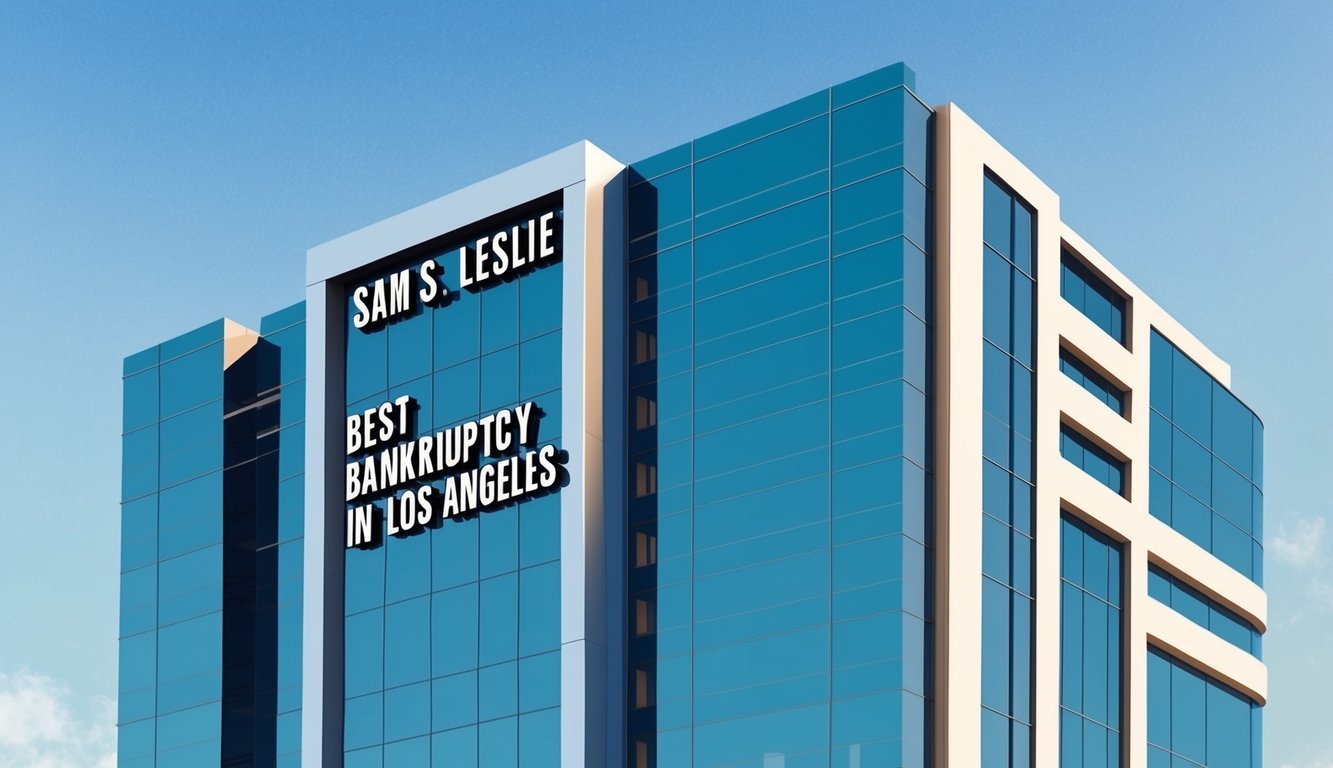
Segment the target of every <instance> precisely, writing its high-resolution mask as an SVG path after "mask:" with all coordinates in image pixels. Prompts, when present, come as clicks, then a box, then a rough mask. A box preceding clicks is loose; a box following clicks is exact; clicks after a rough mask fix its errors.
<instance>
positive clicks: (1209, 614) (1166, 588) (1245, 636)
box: [1148, 565, 1262, 658]
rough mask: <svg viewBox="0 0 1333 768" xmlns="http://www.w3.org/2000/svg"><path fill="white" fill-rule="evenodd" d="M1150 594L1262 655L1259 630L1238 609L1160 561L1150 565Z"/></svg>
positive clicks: (1217, 632)
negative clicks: (1167, 567)
mask: <svg viewBox="0 0 1333 768" xmlns="http://www.w3.org/2000/svg"><path fill="white" fill-rule="evenodd" d="M1148 595H1149V596H1150V597H1152V598H1153V599H1154V600H1156V601H1158V602H1159V603H1162V604H1163V605H1169V606H1171V608H1172V609H1174V610H1175V611H1176V613H1179V614H1180V615H1182V616H1184V617H1185V618H1187V619H1189V620H1190V621H1192V622H1194V623H1195V624H1198V625H1199V626H1201V627H1203V628H1204V629H1207V630H1209V631H1211V632H1212V633H1213V634H1215V635H1217V636H1218V637H1220V638H1222V639H1223V640H1226V641H1227V642H1228V643H1231V644H1232V645H1234V646H1236V647H1237V648H1239V649H1241V650H1243V651H1247V652H1249V653H1252V654H1254V656H1255V657H1256V658H1258V657H1259V656H1260V655H1261V652H1262V644H1261V642H1262V641H1261V638H1262V636H1261V635H1260V633H1259V630H1257V629H1255V628H1254V627H1253V626H1251V625H1250V623H1249V622H1248V621H1246V620H1245V619H1242V618H1241V617H1240V616H1239V615H1238V614H1237V613H1236V612H1235V611H1232V610H1231V609H1230V608H1227V607H1226V606H1224V605H1222V604H1221V603H1219V602H1217V601H1216V600H1214V599H1212V598H1211V597H1208V596H1207V595H1205V594H1204V593H1203V592H1200V591H1199V590H1197V589H1195V588H1194V587H1191V586H1190V585H1189V584H1186V583H1185V582H1184V581H1182V580H1180V579H1179V578H1176V577H1175V576H1173V575H1172V574H1170V573H1168V572H1167V571H1165V570H1163V569H1162V568H1159V567H1157V566H1156V565H1149V566H1148Z"/></svg>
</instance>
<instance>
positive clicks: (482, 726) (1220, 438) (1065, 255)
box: [121, 64, 1267, 768]
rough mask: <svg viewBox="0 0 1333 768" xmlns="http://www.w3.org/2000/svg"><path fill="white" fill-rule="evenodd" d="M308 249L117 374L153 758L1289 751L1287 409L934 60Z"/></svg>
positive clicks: (623, 758) (128, 595) (126, 672)
mask: <svg viewBox="0 0 1333 768" xmlns="http://www.w3.org/2000/svg"><path fill="white" fill-rule="evenodd" d="M306 265H307V281H306V282H307V284H306V291H305V295H304V301H303V302H302V303H300V304H296V305H294V306H292V307H289V308H288V309H285V310H282V311H281V312H279V313H277V314H275V315H274V316H271V317H269V318H266V319H265V320H264V321H263V322H262V323H261V326H260V332H258V333H254V332H250V331H247V330H245V329H244V328H243V327H241V326H239V325H237V324H234V323H231V322H230V321H221V322H219V323H217V324H214V325H210V326H206V327H205V328H204V329H200V330H199V331H196V332H192V333H190V334H186V335H185V336H183V337H180V338H178V339H176V340H173V341H170V342H165V343H163V344H161V345H159V346H157V347H154V348H152V349H150V350H148V351H147V352H145V353H141V354H138V355H134V356H132V357H130V358H128V359H127V361H126V379H125V393H126V395H125V397H126V416H125V457H126V458H125V491H124V494H123V496H124V503H123V508H122V509H123V511H122V515H123V519H124V521H125V523H124V554H123V556H122V559H123V571H124V572H123V574H122V595H123V597H122V606H123V608H122V628H121V634H122V640H121V649H122V650H121V760H122V764H123V765H125V766H132V765H135V766H158V767H159V768H165V767H166V766H175V765H191V766H195V765H210V764H233V763H235V764H251V763H254V764H258V765H283V766H287V765H297V764H303V765H333V766H337V765H343V766H347V767H348V768H356V767H365V766H374V767H375V768H380V767H381V766H383V767H385V768H388V767H390V766H392V767H397V766H435V768H446V767H447V768H453V767H454V766H468V768H472V767H473V766H486V768H492V767H495V766H518V767H520V768H542V767H544V766H562V767H563V768H572V767H573V766H603V765H610V766H620V765H625V766H632V767H634V768H651V767H653V766H661V767H662V768H667V767H668V766H670V767H674V766H699V767H700V768H702V767H703V766H719V767H721V766H728V767H732V766H734V767H736V768H740V767H742V766H745V767H748V766H754V768H804V767H805V766H823V767H828V766H837V767H839V768H872V767H875V766H913V767H923V766H930V765H956V766H974V765H979V766H985V767H989V766H1027V765H1033V766H1117V765H1123V766H1131V767H1132V768H1145V767H1147V766H1152V767H1154V768H1155V767H1156V766H1205V767H1208V768H1213V767H1218V766H1258V765H1260V764H1261V757H1260V744H1261V727H1260V721H1261V711H1262V705H1263V703H1264V702H1265V700H1266V696H1267V674H1266V670H1265V667H1264V665H1263V663H1262V661H1261V660H1260V649H1259V643H1260V637H1261V635H1262V633H1263V630H1264V627H1265V622H1266V612H1267V608H1266V597H1265V594H1264V592H1263V588H1262V564H1263V550H1262V474H1263V468H1262V465H1263V460H1262V455H1263V450H1262V431H1263V428H1262V425H1261V424H1260V422H1259V420H1258V418H1257V417H1256V416H1255V415H1254V414H1253V413H1252V412H1251V411H1250V409H1249V408H1247V407H1246V406H1245V405H1244V404H1243V403H1242V402H1241V401H1240V400H1239V399H1238V398H1237V397H1236V396H1235V395H1234V394H1232V392H1231V389H1230V385H1231V371H1230V368H1229V367H1228V366H1227V365H1226V364H1225V363H1224V362H1223V361H1221V360H1220V359H1219V358H1218V357H1217V356H1216V355H1214V354H1213V353H1212V352H1210V351H1209V350H1208V348H1207V347H1205V346H1204V345H1203V344H1202V343H1201V342H1200V341H1199V340H1198V339H1197V338H1196V337H1195V336H1194V335H1192V334H1191V333H1190V332H1189V331H1187V330H1186V329H1185V328H1184V327H1182V326H1181V325H1180V324H1179V323H1178V322H1177V321H1175V320H1174V319H1172V318H1171V317H1170V316H1169V315H1168V314H1166V312H1165V311H1164V310H1163V309H1161V308H1160V307H1158V306H1157V305H1156V304H1155V303H1153V301H1152V300H1151V299H1150V298H1148V296H1147V295H1145V294H1144V293H1143V292H1142V291H1141V290H1140V289H1139V288H1138V287H1137V286H1135V285H1134V284H1133V283H1132V282H1130V280H1129V279H1128V278H1126V277H1125V276H1124V275H1123V274H1122V273H1121V272H1120V271H1119V270H1117V269H1116V268H1115V267H1114V266H1113V265H1112V264H1111V263H1110V262H1109V261H1108V260H1107V259H1106V258H1104V257H1103V256H1102V255H1101V254H1100V253H1098V252H1097V251H1096V249H1094V248H1093V247H1092V246H1091V245H1090V244H1089V243H1087V242H1085V241H1084V240H1083V239H1082V238H1081V237H1079V236H1078V234H1077V233H1075V232H1074V231H1073V230H1072V229H1071V228H1069V227H1068V226H1067V225H1065V224H1064V223H1063V222H1062V221H1061V218H1060V199H1059V197H1058V196H1057V195H1056V194H1055V193H1054V192H1053V191H1052V190H1051V189H1049V188H1048V187H1047V186H1046V185H1045V184H1043V183H1042V182H1041V181H1040V180H1039V179H1038V178H1036V177H1035V176H1034V175H1033V174H1032V173H1031V172H1030V171H1028V170H1027V169H1026V168H1025V167H1024V166H1023V165H1022V164H1021V163H1020V162H1019V161H1018V160H1017V159H1016V158H1015V157H1013V156H1012V155H1011V154H1009V153H1008V152H1007V151H1005V150H1004V149H1003V148H1002V147H1001V146H1000V145H999V144H998V143H996V142H995V141H994V140H993V139H992V138H991V137H990V136H988V135H987V134H986V133H985V132H984V131H983V130H982V129H981V128H980V127H979V126H978V125H977V124H976V123H975V122H973V121H972V119H971V118H969V117H968V116H967V115H966V114H965V113H963V112H962V110H960V109H959V108H958V107H957V106H955V105H953V104H944V105H940V106H933V107H932V106H930V105H928V104H926V103H925V102H923V101H922V100H921V99H920V98H919V97H918V95H917V93H916V90H915V76H914V75H913V73H912V72H911V71H910V70H909V69H907V68H906V67H905V66H903V65H901V64H899V65H894V66H892V67H888V68H886V69H883V70H880V71H877V72H874V73H871V74H869V75H865V76H863V77H860V78H857V79H855V80H852V81H849V82H846V83H842V84H840V85H836V86H833V87H831V88H828V89H825V90H822V91H819V92H817V93H815V94H812V95H811V96H808V97H806V98H803V99H800V100H798V101H795V102H792V103H790V104H787V105H785V106H781V107H778V108H777V109H774V110H772V111H770V112H767V113H765V114H762V115H760V116H758V117H755V118H752V119H750V120H747V121H744V122H742V123H739V124H737V125H734V126H731V127H728V128H724V129H722V130H720V131H717V132H715V133H712V134H709V135H707V136H704V137H701V138H698V139H694V140H692V141H689V142H687V143H685V144H682V145H680V146H678V147H675V148H673V149H669V150H667V151H665V152H662V153H660V154H657V155H654V156H652V157H650V158H647V159H645V160H642V161H639V162H635V163H630V164H624V163H622V162H620V161H618V160H616V159H614V158H612V157H610V156H609V155H607V154H606V153H605V152H603V151H601V150H600V149H598V148H597V147H595V146H593V145H591V144H589V143H587V142H583V143H580V144H576V145H573V146H571V147H567V148H565V149H562V150H559V151H557V152H554V153H551V154H549V155H546V156H543V157H541V158H538V159H537V160H534V161H532V162H530V163H527V164H525V165H522V166H519V167H517V168H514V169H512V170H509V171H506V172H504V173H501V174H499V175H497V176H494V177H492V178H490V179H487V180H484V181H481V182H478V183H476V184H473V185H471V186H469V187H467V188H465V189H462V190H459V191H457V192H453V193H451V194H448V195H446V196H444V197H442V198H439V199H437V200H434V201H432V202H429V203H426V204H424V205H422V206H420V207H417V208H414V209H412V210H409V211H406V212H403V213H401V214H399V215H397V216H393V217H391V218H389V219H386V220H384V221H380V222H378V223H374V224H371V225H370V226H367V227H366V228H364V229H361V230H358V231H356V232H353V233H351V234H348V235H346V236H344V237H341V238H338V239H336V240H333V241H331V242H329V243H325V244H324V245H321V246H318V247H316V248H313V249H312V250H311V251H310V252H309V253H308V254H307V257H306ZM293 298H294V299H296V298H301V297H300V296H299V295H298V289H297V288H296V287H293ZM298 616H299V618H298ZM184 647H188V648H192V649H205V650H206V651H207V652H206V653H200V652H195V651H191V652H190V653H189V654H186V655H184V656H182V655H181V652H180V649H181V648H184Z"/></svg>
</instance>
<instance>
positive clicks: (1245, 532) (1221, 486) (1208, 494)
mask: <svg viewBox="0 0 1333 768" xmlns="http://www.w3.org/2000/svg"><path fill="white" fill-rule="evenodd" d="M1151 355H1152V358H1151V366H1152V369H1151V370H1152V377H1151V380H1150V383H1149V389H1150V392H1149V401H1150V403H1151V405H1152V416H1151V422H1150V423H1149V427H1148V436H1149V441H1150V444H1151V445H1150V450H1149V455H1148V459H1149V464H1150V466H1151V467H1152V472H1151V476H1150V480H1149V483H1150V485H1149V489H1148V492H1149V500H1148V509H1149V511H1150V512H1151V513H1152V515H1153V516H1154V517H1156V518H1157V519H1159V520H1161V521H1162V522H1164V523H1166V524H1167V525H1170V526H1171V527H1172V528H1174V529H1176V530H1177V531H1179V532H1180V533H1182V534H1184V535H1185V536H1186V537H1187V538H1189V539H1190V541H1193V542H1194V543H1195V544H1198V545H1199V546H1201V547H1203V548H1204V549H1206V550H1208V551H1209V552H1211V553H1213V554H1214V555H1215V556H1217V557H1218V558H1219V559H1220V560H1222V562H1224V563H1226V564H1227V565H1229V566H1231V567H1232V568H1235V569H1236V570H1237V571H1240V572H1241V573H1242V574H1244V575H1245V576H1246V577H1247V578H1249V579H1250V580H1251V581H1254V582H1255V583H1257V584H1262V583H1263V561H1264V550H1263V530H1264V514H1263V509H1264V497H1263V466H1264V451H1263V438H1264V427H1263V424H1262V423H1261V422H1260V421H1259V417H1257V416H1255V415H1254V413H1253V412H1252V411H1250V409H1249V408H1247V407H1246V406H1245V405H1244V404H1243V403H1241V402H1240V400H1239V399H1238V398H1237V397H1236V396H1235V395H1233V394H1231V392H1229V391H1227V388H1226V387H1224V386H1222V385H1221V384H1219V383H1218V382H1217V381H1216V380H1215V379H1213V378H1212V377H1211V376H1209V375H1208V374H1207V373H1205V372H1204V370H1203V369H1202V368H1200V367H1199V365H1198V364H1197V363H1195V362H1194V361H1193V360H1191V359H1190V358H1189V357H1188V356H1187V355H1186V354H1185V353H1183V352H1181V351H1180V350H1179V349H1178V348H1176V346H1175V345H1173V344H1172V343H1171V342H1170V341H1168V340H1167V339H1166V337H1165V336H1163V335H1161V334H1160V333H1158V332H1157V330H1156V329H1154V330H1153V333H1152V350H1151Z"/></svg>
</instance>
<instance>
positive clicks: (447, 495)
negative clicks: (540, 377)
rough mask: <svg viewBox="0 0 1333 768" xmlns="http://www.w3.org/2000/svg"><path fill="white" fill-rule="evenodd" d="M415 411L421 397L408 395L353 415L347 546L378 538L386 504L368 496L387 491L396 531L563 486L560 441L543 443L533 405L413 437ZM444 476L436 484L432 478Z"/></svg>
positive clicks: (391, 529)
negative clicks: (374, 500) (561, 480)
mask: <svg viewBox="0 0 1333 768" xmlns="http://www.w3.org/2000/svg"><path fill="white" fill-rule="evenodd" d="M416 411H417V403H416V400H415V399H413V398H411V397H409V396H407V395H403V396H401V397H398V398H397V399H394V400H386V401H385V402H383V403H381V404H380V405H378V406H376V407H374V408H368V409H366V410H365V411H364V412H363V413H356V414H352V415H351V416H348V417H347V456H348V459H349V460H348V463H347V474H346V497H345V500H346V501H347V503H348V504H355V505H356V506H354V507H352V508H351V509H350V510H349V511H348V513H347V546H348V547H363V546H370V545H373V544H375V543H376V541H375V538H376V536H375V533H376V531H378V530H379V525H378V517H379V512H380V510H379V509H378V508H377V507H376V506H375V504H373V503H371V502H369V501H368V500H370V499H373V498H376V497H385V509H384V512H383V514H384V521H385V524H386V529H387V532H388V533H389V535H391V536H393V535H402V534H409V533H416V532H419V531H421V530H424V529H425V528H427V527H429V526H431V525H433V524H436V523H437V522H439V521H443V520H446V519H448V518H451V517H463V516H467V515H471V514H474V513H476V512H480V511H483V510H486V509H491V508H494V507H499V506H504V505H506V504H511V503H514V502H516V501H519V500H520V499H523V498H528V497H532V496H537V495H540V494H542V493H544V492H547V491H551V490H554V489H555V488H556V487H557V486H558V485H559V483H560V465H561V464H562V463H563V459H562V456H561V454H560V450H559V449H558V448H556V446H555V445H554V444H551V443H546V444H543V445H539V444H538V440H537V432H538V424H539V422H540V421H541V411H540V410H539V409H538V408H537V405H536V404H535V403H533V402H526V403H523V404H522V405H520V406H518V407H517V408H503V409H501V410H498V411H496V412H494V413H491V414H489V415H487V416H485V417H483V418H480V419H474V420H472V421H469V422H465V423H463V424H458V425H456V426H453V427H449V428H448V429H443V430H440V431H438V432H435V433H434V434H429V435H422V436H421V437H413V435H415V434H416V428H415V423H414V422H415V420H416V419H415V414H416ZM488 459H494V460H493V461H488ZM438 478H443V483H442V484H441V485H439V486H438V487H437V486H436V485H428V484H427V483H428V482H429V481H431V480H435V479H438Z"/></svg>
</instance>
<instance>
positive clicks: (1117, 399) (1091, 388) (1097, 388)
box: [1060, 349, 1125, 416]
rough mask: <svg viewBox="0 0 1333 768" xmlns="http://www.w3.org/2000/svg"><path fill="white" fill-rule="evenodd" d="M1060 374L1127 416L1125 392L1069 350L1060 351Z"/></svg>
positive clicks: (1107, 405) (1118, 412)
mask: <svg viewBox="0 0 1333 768" xmlns="http://www.w3.org/2000/svg"><path fill="white" fill-rule="evenodd" d="M1060 372H1061V373H1063V374H1064V375H1065V376H1067V377H1069V379H1070V380H1072V381H1073V382H1074V383H1075V384H1077V385H1079V386H1080V387H1083V389H1084V390H1086V391H1087V393H1088V394H1090V395H1092V396H1093V397H1095V398H1097V400H1098V401H1100V402H1102V403H1105V404H1106V407H1107V408H1110V409H1111V410H1113V411H1115V412H1116V413H1117V414H1119V415H1121V416H1124V415H1125V391H1124V390H1122V389H1121V388H1120V387H1117V386H1116V385H1115V384H1112V383H1111V382H1110V381H1109V380H1107V378H1106V377H1105V376H1102V375H1101V374H1100V373H1097V372H1096V371H1094V370H1093V369H1092V367H1091V366H1089V365H1088V364H1087V363H1085V362H1083V361H1082V360H1080V359H1078V356H1077V355H1075V354H1074V353H1073V352H1070V351H1069V350H1067V349H1061V350H1060Z"/></svg>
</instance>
